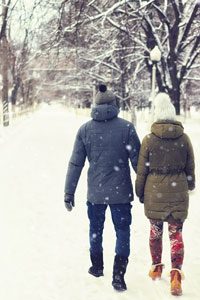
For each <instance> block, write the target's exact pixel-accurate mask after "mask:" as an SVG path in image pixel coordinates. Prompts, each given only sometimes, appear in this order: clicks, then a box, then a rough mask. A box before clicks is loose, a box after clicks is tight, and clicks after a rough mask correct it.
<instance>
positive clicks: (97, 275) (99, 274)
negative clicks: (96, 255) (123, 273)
mask: <svg viewBox="0 0 200 300" xmlns="http://www.w3.org/2000/svg"><path fill="white" fill-rule="evenodd" d="M88 273H89V274H90V275H92V276H94V277H101V276H104V274H103V272H102V273H98V274H96V273H92V272H90V271H88Z"/></svg>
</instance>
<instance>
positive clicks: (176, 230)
mask: <svg viewBox="0 0 200 300" xmlns="http://www.w3.org/2000/svg"><path fill="white" fill-rule="evenodd" d="M150 225H151V227H150V237H149V246H150V252H151V257H152V264H158V263H161V258H162V236H163V222H162V221H158V220H152V219H151V220H150ZM182 228H183V223H182V222H180V221H179V222H178V221H175V220H174V221H173V222H168V232H169V239H170V246H171V264H172V268H176V269H181V267H182V264H183V257H184V244H183V239H182Z"/></svg>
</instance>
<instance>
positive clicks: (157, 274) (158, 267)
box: [149, 263, 165, 280]
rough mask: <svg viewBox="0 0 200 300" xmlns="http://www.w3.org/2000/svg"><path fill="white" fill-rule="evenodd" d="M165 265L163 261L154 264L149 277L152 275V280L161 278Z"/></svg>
mask: <svg viewBox="0 0 200 300" xmlns="http://www.w3.org/2000/svg"><path fill="white" fill-rule="evenodd" d="M164 267H165V266H164V265H163V264H161V263H159V264H155V265H152V266H151V269H150V271H149V277H151V279H152V280H156V279H160V278H161V275H162V270H163V268H164Z"/></svg>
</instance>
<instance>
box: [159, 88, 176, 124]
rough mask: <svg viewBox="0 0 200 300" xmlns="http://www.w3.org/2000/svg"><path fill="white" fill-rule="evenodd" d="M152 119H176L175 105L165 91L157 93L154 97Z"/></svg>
mask: <svg viewBox="0 0 200 300" xmlns="http://www.w3.org/2000/svg"><path fill="white" fill-rule="evenodd" d="M154 119H155V121H158V120H172V121H175V120H176V111H175V107H174V105H173V104H172V102H171V100H170V97H169V95H168V94H166V93H158V94H157V95H156V97H155V99H154Z"/></svg>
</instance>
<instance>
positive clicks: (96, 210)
mask: <svg viewBox="0 0 200 300" xmlns="http://www.w3.org/2000/svg"><path fill="white" fill-rule="evenodd" d="M87 206H88V218H89V221H90V232H89V234H90V253H91V254H93V255H95V254H98V253H101V252H103V247H102V241H103V229H104V222H105V212H106V209H107V207H108V206H109V207H110V211H111V216H112V222H113V225H114V228H115V233H116V246H115V253H116V254H117V255H120V256H125V257H128V256H129V254H130V225H131V221H132V216H131V208H132V205H131V204H130V203H125V204H109V205H107V204H92V203H90V202H87Z"/></svg>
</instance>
